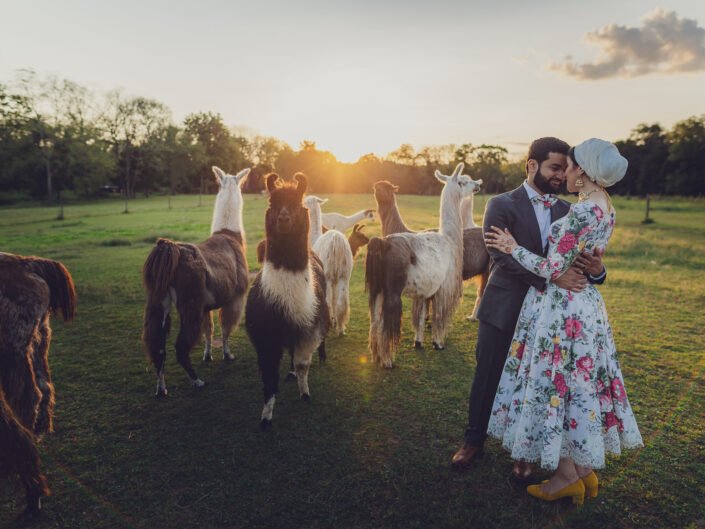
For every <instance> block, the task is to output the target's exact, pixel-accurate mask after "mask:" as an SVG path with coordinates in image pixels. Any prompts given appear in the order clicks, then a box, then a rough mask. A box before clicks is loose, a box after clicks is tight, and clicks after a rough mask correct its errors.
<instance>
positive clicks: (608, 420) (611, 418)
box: [605, 411, 617, 430]
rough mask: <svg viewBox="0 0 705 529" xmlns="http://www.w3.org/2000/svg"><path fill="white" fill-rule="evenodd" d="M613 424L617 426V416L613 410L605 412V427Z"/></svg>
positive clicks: (607, 427)
mask: <svg viewBox="0 0 705 529" xmlns="http://www.w3.org/2000/svg"><path fill="white" fill-rule="evenodd" d="M613 426H617V416H616V415H615V414H614V412H613V411H609V412H607V413H605V428H606V429H608V430H609V429H610V428H612V427H613Z"/></svg>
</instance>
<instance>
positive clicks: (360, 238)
mask: <svg viewBox="0 0 705 529" xmlns="http://www.w3.org/2000/svg"><path fill="white" fill-rule="evenodd" d="M364 227H365V226H364V225H363V224H355V226H353V231H352V233H350V236H349V237H348V244H349V245H350V251H351V252H352V256H353V259H355V257H356V256H357V252H359V251H360V248H362V247H363V246H366V245H367V243H368V242H370V239H369V237H367V235H365V234H364V233H362V230H363V228H364Z"/></svg>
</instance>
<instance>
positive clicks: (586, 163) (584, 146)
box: [575, 138, 628, 187]
mask: <svg viewBox="0 0 705 529" xmlns="http://www.w3.org/2000/svg"><path fill="white" fill-rule="evenodd" d="M575 161H577V162H578V165H579V166H580V167H582V168H583V170H584V171H585V172H586V173H587V175H588V176H589V177H590V180H592V181H593V182H596V183H597V184H598V185H601V186H602V187H609V186H611V185H614V184H616V183H617V182H619V181H620V180H621V179H622V178H623V177H624V174H625V173H626V172H627V164H628V162H627V159H626V158H625V157H624V156H622V155H621V154H619V151H618V150H617V147H615V146H614V145H613V144H612V143H610V142H608V141H605V140H600V139H598V138H590V139H589V140H585V141H584V142H582V143H581V144H580V145H577V146H576V147H575Z"/></svg>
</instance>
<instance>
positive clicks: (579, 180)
mask: <svg viewBox="0 0 705 529" xmlns="http://www.w3.org/2000/svg"><path fill="white" fill-rule="evenodd" d="M575 185H576V186H578V187H583V186H584V185H585V182H583V177H582V176H579V177H578V179H577V180H576V181H575Z"/></svg>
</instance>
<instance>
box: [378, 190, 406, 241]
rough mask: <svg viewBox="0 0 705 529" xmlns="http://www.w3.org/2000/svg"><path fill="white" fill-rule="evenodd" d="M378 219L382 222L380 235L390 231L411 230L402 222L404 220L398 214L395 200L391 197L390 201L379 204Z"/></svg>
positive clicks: (383, 235)
mask: <svg viewBox="0 0 705 529" xmlns="http://www.w3.org/2000/svg"><path fill="white" fill-rule="evenodd" d="M378 211H379V219H380V222H381V223H382V237H386V236H387V235H390V234H392V233H405V232H410V231H411V230H410V229H409V228H408V227H407V226H406V224H404V221H403V220H402V218H401V215H399V209H398V208H397V200H396V198H394V197H392V201H391V202H390V203H385V204H379V208H378Z"/></svg>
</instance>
